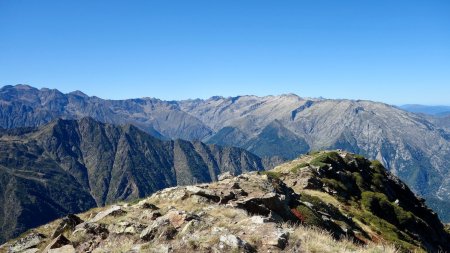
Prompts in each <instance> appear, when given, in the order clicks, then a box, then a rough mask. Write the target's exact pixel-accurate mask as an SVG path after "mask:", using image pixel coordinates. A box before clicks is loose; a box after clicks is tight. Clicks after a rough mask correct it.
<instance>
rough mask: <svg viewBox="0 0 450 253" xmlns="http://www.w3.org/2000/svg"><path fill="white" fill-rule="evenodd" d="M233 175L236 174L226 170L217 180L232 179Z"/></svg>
mask: <svg viewBox="0 0 450 253" xmlns="http://www.w3.org/2000/svg"><path fill="white" fill-rule="evenodd" d="M233 177H234V176H233V175H232V174H231V172H229V171H227V172H225V173H222V174H220V175H219V176H218V177H217V180H218V181H223V180H225V179H231V178H233Z"/></svg>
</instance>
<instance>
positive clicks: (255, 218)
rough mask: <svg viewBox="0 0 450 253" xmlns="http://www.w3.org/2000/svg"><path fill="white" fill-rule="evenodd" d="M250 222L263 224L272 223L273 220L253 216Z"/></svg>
mask: <svg viewBox="0 0 450 253" xmlns="http://www.w3.org/2000/svg"><path fill="white" fill-rule="evenodd" d="M250 220H251V222H253V223H254V224H263V223H267V222H273V221H274V220H273V219H271V218H268V217H263V216H260V215H255V216H252V217H251V218H250Z"/></svg>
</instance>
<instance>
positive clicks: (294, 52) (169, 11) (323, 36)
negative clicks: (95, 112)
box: [0, 0, 450, 105]
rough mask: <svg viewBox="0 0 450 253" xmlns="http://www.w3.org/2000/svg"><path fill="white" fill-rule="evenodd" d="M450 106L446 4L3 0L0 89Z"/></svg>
mask: <svg viewBox="0 0 450 253" xmlns="http://www.w3.org/2000/svg"><path fill="white" fill-rule="evenodd" d="M17 83H25V84H29V85H32V86H35V87H49V88H57V89H59V90H61V91H64V92H69V91H73V90H82V91H84V92H85V93H87V94H88V95H96V96H99V97H102V98H111V99H120V98H131V97H144V96H149V97H158V98H162V99H168V100H171V99H184V98H196V97H200V98H206V97H210V96H213V95H223V96H235V95H245V94H255V95H269V94H281V93H291V92H292V93H296V94H298V95H300V96H308V97H319V96H323V97H327V98H351V99H370V100H376V101H383V102H387V103H391V104H404V103H422V104H446V105H450V1H448V0H429V1H424V0H395V1H392V0H340V1H336V0H329V1H324V0H308V1H306V0H298V1H275V0H273V1H265V0H243V1H242V0H241V1H232V0H227V1H211V0H205V1H197V0H192V1H185V0H183V1H166V0H161V1H157V0H155V1H150V0H146V1H138V0H130V1H113V0H108V1H100V0H98V1H92V0H77V1H68V0H55V1H46V0H39V1H31V0H28V1H23V0H0V85H1V86H3V85H13V84H17Z"/></svg>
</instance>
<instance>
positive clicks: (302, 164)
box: [291, 163, 309, 174]
mask: <svg viewBox="0 0 450 253" xmlns="http://www.w3.org/2000/svg"><path fill="white" fill-rule="evenodd" d="M308 166H309V163H301V164H299V165H297V166H295V167H293V168H292V169H291V172H292V173H294V174H297V173H298V172H299V171H300V170H301V169H303V168H306V167H308Z"/></svg>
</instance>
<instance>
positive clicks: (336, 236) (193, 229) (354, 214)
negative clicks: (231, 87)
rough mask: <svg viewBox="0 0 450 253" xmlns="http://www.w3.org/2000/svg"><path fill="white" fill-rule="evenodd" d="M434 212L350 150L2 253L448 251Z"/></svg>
mask: <svg viewBox="0 0 450 253" xmlns="http://www.w3.org/2000/svg"><path fill="white" fill-rule="evenodd" d="M449 241H450V235H449V234H448V233H447V232H446V231H445V229H444V226H443V225H442V223H441V222H440V221H439V219H438V217H437V215H436V214H435V213H433V212H432V211H431V210H430V209H428V208H427V207H426V206H425V204H424V201H423V200H420V199H417V198H416V197H415V195H414V194H413V193H412V192H411V191H410V190H409V189H408V187H407V186H406V185H404V184H403V183H401V182H400V181H399V180H398V179H397V178H395V177H394V176H392V175H391V174H389V173H387V172H386V171H385V170H384V168H382V166H381V165H380V164H379V163H378V162H370V161H368V160H366V159H364V158H362V157H359V156H356V155H353V154H349V153H346V152H320V153H316V154H312V155H307V156H303V157H301V158H299V159H296V160H294V161H292V162H290V163H287V164H283V165H281V166H279V167H277V168H275V169H274V170H272V171H268V172H251V173H247V174H242V175H239V176H237V177H234V176H232V175H231V174H229V173H228V174H223V175H221V176H220V177H219V181H218V182H215V183H211V184H200V185H195V186H179V187H174V188H168V189H165V190H162V191H159V192H157V193H155V194H153V195H152V196H150V197H148V198H146V199H142V200H139V201H135V202H130V203H119V204H116V205H113V206H108V207H104V208H96V209H92V210H90V211H88V212H85V213H82V214H78V215H68V216H66V217H64V218H63V219H60V220H56V221H54V222H52V223H49V224H47V225H44V226H41V227H39V228H36V229H32V230H30V231H28V232H27V233H25V234H23V235H22V236H21V237H19V238H17V239H15V240H11V241H9V242H7V243H6V244H4V245H2V246H1V247H0V252H278V251H285V252H398V251H400V252H407V251H417V252H421V251H428V252H438V251H441V252H446V251H450V246H449V244H448V242H449Z"/></svg>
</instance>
